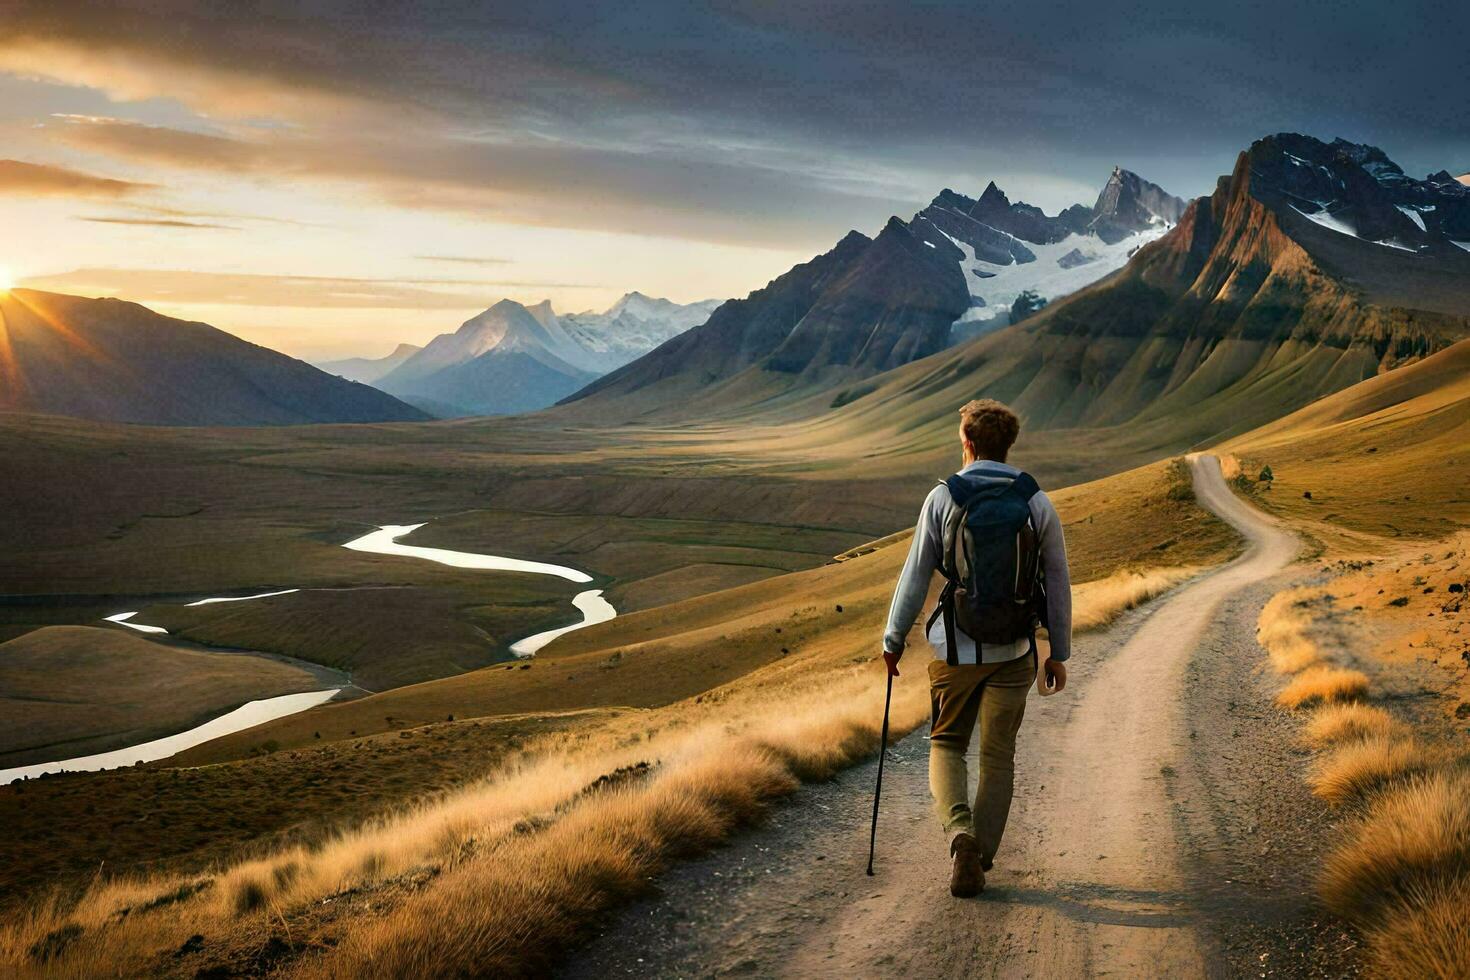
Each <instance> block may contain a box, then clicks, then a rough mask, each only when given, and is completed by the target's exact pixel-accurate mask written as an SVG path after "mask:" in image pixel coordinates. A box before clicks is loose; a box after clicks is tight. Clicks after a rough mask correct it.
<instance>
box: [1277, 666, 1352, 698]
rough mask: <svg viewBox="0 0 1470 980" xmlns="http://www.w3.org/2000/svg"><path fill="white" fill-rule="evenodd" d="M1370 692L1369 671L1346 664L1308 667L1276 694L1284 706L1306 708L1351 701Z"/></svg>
mask: <svg viewBox="0 0 1470 980" xmlns="http://www.w3.org/2000/svg"><path fill="white" fill-rule="evenodd" d="M1367 693H1368V675H1367V674H1365V673H1363V672H1362V671H1361V670H1351V669H1348V668H1346V667H1326V666H1321V665H1319V666H1316V667H1308V668H1306V669H1305V670H1303V671H1302V672H1301V673H1299V674H1297V675H1296V677H1294V678H1292V680H1291V682H1290V683H1288V684H1287V685H1286V686H1285V687H1283V688H1282V689H1281V691H1280V692H1279V693H1277V695H1276V703H1277V704H1279V705H1281V706H1282V707H1284V708H1303V707H1308V706H1310V705H1314V704H1327V703H1331V702H1333V701H1349V700H1354V699H1356V698H1361V697H1363V696H1364V695H1366V694H1367Z"/></svg>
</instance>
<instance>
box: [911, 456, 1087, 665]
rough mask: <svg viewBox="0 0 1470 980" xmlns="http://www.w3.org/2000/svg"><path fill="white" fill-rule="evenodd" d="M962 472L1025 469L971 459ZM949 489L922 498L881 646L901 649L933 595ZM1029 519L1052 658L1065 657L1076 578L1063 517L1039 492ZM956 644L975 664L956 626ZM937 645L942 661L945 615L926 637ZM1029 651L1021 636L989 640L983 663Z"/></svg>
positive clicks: (1069, 650)
mask: <svg viewBox="0 0 1470 980" xmlns="http://www.w3.org/2000/svg"><path fill="white" fill-rule="evenodd" d="M960 472H961V473H964V474H970V473H981V472H985V473H994V474H996V475H1002V474H1004V475H1006V476H1015V475H1016V474H1018V473H1020V472H1021V471H1020V470H1018V469H1016V468H1015V467H1014V466H1010V465H1008V464H1006V463H997V462H995V461H994V460H988V459H982V460H977V461H976V462H973V463H971V464H970V465H969V466H966V467H965V468H964V469H962V470H960ZM953 506H954V504H953V502H952V501H951V500H950V496H949V489H948V488H947V487H945V486H944V485H943V484H940V485H939V486H937V487H935V488H934V489H933V491H931V492H930V494H929V496H928V498H927V499H926V500H925V501H924V509H923V510H922V511H920V513H919V523H918V526H917V527H915V528H914V542H913V545H912V546H910V548H909V557H908V560H907V561H906V562H904V565H903V573H902V574H901V575H900V576H899V578H898V588H897V589H895V590H894V593H893V604H892V605H891V606H889V608H888V628H887V630H886V631H885V632H884V634H883V649H884V651H885V652H888V653H902V652H903V649H904V645H905V638H906V637H907V636H908V632H909V630H910V629H911V628H912V627H913V625H914V621H915V620H916V619H918V618H919V613H920V612H922V611H923V608H924V600H925V599H926V598H927V597H928V595H929V582H930V580H931V579H932V578H933V576H934V573H935V572H936V571H938V569H939V566H940V564H941V556H942V554H943V551H944V544H943V541H944V522H945V517H946V516H947V515H948V514H949V512H950V508H952V507H953ZM1031 520H1032V522H1033V523H1034V524H1035V525H1036V533H1037V536H1038V538H1039V540H1040V544H1041V567H1042V570H1043V571H1044V572H1045V573H1046V612H1047V620H1048V622H1049V623H1050V625H1051V631H1050V640H1051V658H1052V659H1053V660H1066V659H1067V658H1068V657H1070V656H1071V655H1072V580H1071V577H1070V575H1069V574H1068V572H1067V545H1066V542H1064V541H1063V540H1062V522H1061V519H1060V518H1059V517H1057V511H1056V508H1055V507H1053V506H1052V503H1051V501H1050V500H1049V499H1047V496H1046V494H1044V493H1037V494H1036V495H1035V496H1034V497H1032V498H1031ZM955 638H956V641H957V642H956V648H957V652H958V654H959V661H960V663H962V664H973V663H976V662H977V661H976V659H975V641H974V640H972V639H970V638H969V637H968V636H966V635H965V634H964V632H963V631H960V630H956V636H955ZM927 639H928V640H929V644H930V646H932V647H933V648H934V656H936V657H938V658H939V659H941V660H943V659H944V657H945V653H946V649H945V643H944V622H943V619H942V618H941V619H940V620H937V621H936V622H935V623H934V629H933V630H932V631H931V632H930V634H929V636H928V637H927ZM1030 650H1031V644H1030V641H1029V640H1027V639H1025V638H1022V639H1020V640H1018V641H1017V642H1016V643H1015V644H1005V645H996V646H991V645H985V646H984V647H983V649H982V650H981V658H980V660H979V661H978V662H979V663H987V664H990V663H1002V662H1004V661H1007V660H1014V659H1015V658H1017V657H1024V656H1025V655H1026V654H1027V653H1029V652H1030Z"/></svg>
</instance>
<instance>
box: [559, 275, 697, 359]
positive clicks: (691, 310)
mask: <svg viewBox="0 0 1470 980" xmlns="http://www.w3.org/2000/svg"><path fill="white" fill-rule="evenodd" d="M723 302H724V300H719V299H707V300H701V301H699V302H697V303H687V304H679V303H675V302H673V301H671V300H667V299H662V298H656V297H652V296H645V295H643V294H642V293H640V292H636V291H635V292H631V293H627V294H625V295H624V296H623V297H622V298H621V299H619V300H618V301H617V302H616V303H614V304H613V305H612V306H610V307H609V308H608V309H606V310H604V311H603V312H601V313H598V312H595V311H593V310H588V311H586V312H585V313H570V314H567V315H565V316H563V317H562V318H561V319H562V324H563V325H564V326H565V327H566V330H567V333H569V334H570V335H571V336H572V338H573V339H574V340H576V341H577V343H579V344H581V345H582V346H583V347H585V348H586V349H587V350H589V351H592V352H594V353H596V354H600V355H604V357H605V361H604V363H605V367H604V368H603V370H605V371H611V370H612V369H613V368H616V367H621V366H622V365H624V364H626V363H628V362H629V361H631V360H633V359H635V358H638V357H642V356H643V355H644V354H647V353H648V352H649V351H651V350H653V349H654V348H655V347H657V346H658V345H659V344H662V343H663V342H664V341H666V340H669V339H671V338H673V337H677V336H678V335H679V334H681V333H683V332H684V331H685V330H688V329H689V328H690V327H697V326H699V325H700V324H701V323H703V322H704V321H706V320H708V319H709V315H710V314H711V313H713V312H714V311H715V310H716V309H717V308H718V307H719V305H720V304H721V303H723Z"/></svg>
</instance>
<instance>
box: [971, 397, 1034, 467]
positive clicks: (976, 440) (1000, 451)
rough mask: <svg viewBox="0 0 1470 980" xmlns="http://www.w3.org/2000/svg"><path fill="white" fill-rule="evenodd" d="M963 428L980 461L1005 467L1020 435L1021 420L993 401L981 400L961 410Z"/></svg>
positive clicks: (990, 399) (992, 399)
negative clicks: (993, 461) (987, 461)
mask: <svg viewBox="0 0 1470 980" xmlns="http://www.w3.org/2000/svg"><path fill="white" fill-rule="evenodd" d="M960 428H961V429H962V430H963V431H964V433H965V440H966V441H967V442H968V443H969V444H970V448H971V449H973V450H974V451H975V455H976V456H977V457H979V458H981V459H993V460H995V461H996V462H997V463H1004V462H1005V461H1006V454H1007V453H1009V452H1010V451H1011V446H1013V445H1015V442H1016V436H1018V435H1020V433H1021V420H1020V419H1018V418H1016V413H1015V412H1013V411H1011V410H1010V409H1009V408H1006V407H1005V406H1004V405H1002V404H1001V403H1000V402H998V401H996V400H995V399H994V398H978V399H976V400H975V401H972V402H969V403H968V404H966V405H965V407H964V408H962V409H960Z"/></svg>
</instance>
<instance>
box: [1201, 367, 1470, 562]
mask: <svg viewBox="0 0 1470 980" xmlns="http://www.w3.org/2000/svg"><path fill="white" fill-rule="evenodd" d="M1467 446H1470V342H1461V343H1459V344H1456V345H1455V346H1454V347H1451V348H1449V349H1448V350H1445V351H1442V352H1440V353H1439V354H1436V355H1434V356H1432V357H1429V358H1426V359H1425V360H1423V361H1421V362H1419V363H1417V364H1412V365H1409V366H1408V367H1404V368H1401V369H1399V370H1397V371H1392V372H1390V373H1388V374H1384V375H1380V376H1378V377H1375V378H1372V379H1370V380H1368V381H1365V382H1363V383H1362V384H1359V385H1355V386H1353V387H1352V388H1349V389H1347V390H1345V391H1342V392H1339V393H1338V394H1335V395H1332V396H1331V397H1328V398H1324V399H1322V400H1321V401H1319V402H1316V403H1314V404H1312V405H1310V406H1308V407H1306V408H1303V409H1301V410H1300V411H1298V412H1294V413H1293V414H1291V415H1288V416H1286V417H1285V418H1282V419H1280V420H1279V421H1277V422H1274V423H1272V424H1270V425H1266V426H1263V427H1262V428H1260V429H1257V430H1255V431H1253V432H1249V433H1246V434H1245V435H1242V436H1240V437H1238V438H1235V439H1231V440H1229V441H1227V442H1225V443H1224V444H1223V445H1222V446H1221V447H1220V448H1221V449H1222V450H1223V451H1225V452H1229V453H1234V454H1235V455H1236V456H1237V457H1238V458H1239V459H1240V461H1241V468H1242V470H1243V472H1244V475H1245V476H1246V477H1247V478H1255V477H1258V476H1259V475H1260V472H1261V469H1262V468H1263V467H1265V466H1269V467H1270V468H1271V472H1272V474H1273V475H1274V476H1275V480H1274V481H1273V482H1271V483H1270V484H1263V483H1261V482H1259V481H1258V480H1254V479H1249V480H1248V481H1247V484H1246V485H1247V486H1248V487H1249V488H1250V490H1251V495H1252V499H1253V500H1254V501H1255V502H1256V503H1258V504H1259V505H1260V506H1263V507H1265V508H1267V509H1268V510H1270V511H1272V512H1273V513H1276V514H1279V515H1281V516H1282V517H1285V518H1287V519H1288V520H1290V521H1291V522H1292V523H1294V524H1297V525H1299V526H1302V527H1304V528H1306V529H1307V530H1308V531H1309V532H1310V533H1311V534H1312V535H1314V536H1315V537H1317V538H1318V539H1319V540H1321V541H1322V542H1323V543H1324V544H1325V545H1327V546H1329V547H1331V548H1332V549H1334V550H1336V551H1342V552H1348V553H1351V552H1363V551H1368V552H1372V551H1374V550H1379V549H1382V548H1384V547H1392V546H1393V544H1394V542H1391V541H1389V542H1385V541H1384V539H1395V538H1403V537H1410V538H1434V537H1443V536H1445V535H1447V534H1450V533H1452V532H1454V531H1456V530H1458V529H1460V528H1462V527H1464V526H1465V525H1466V524H1467V523H1470V490H1467V488H1470V452H1467V450H1466V447H1467ZM1267 486H1269V488H1270V489H1267Z"/></svg>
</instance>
